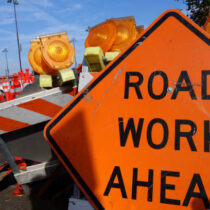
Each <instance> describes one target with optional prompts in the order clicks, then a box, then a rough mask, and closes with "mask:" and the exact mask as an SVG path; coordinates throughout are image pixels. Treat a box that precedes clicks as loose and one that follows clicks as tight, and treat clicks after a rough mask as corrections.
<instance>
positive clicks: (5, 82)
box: [1, 77, 10, 101]
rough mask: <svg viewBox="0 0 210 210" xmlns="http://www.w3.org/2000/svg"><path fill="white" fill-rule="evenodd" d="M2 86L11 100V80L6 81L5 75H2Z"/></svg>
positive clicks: (7, 98) (6, 96)
mask: <svg viewBox="0 0 210 210" xmlns="http://www.w3.org/2000/svg"><path fill="white" fill-rule="evenodd" d="M1 80H2V87H3V89H4V95H5V98H6V100H7V101H9V100H10V85H9V81H6V80H5V78H4V77H1Z"/></svg>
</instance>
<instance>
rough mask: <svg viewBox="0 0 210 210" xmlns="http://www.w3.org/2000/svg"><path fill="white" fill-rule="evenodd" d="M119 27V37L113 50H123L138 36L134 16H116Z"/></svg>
mask: <svg viewBox="0 0 210 210" xmlns="http://www.w3.org/2000/svg"><path fill="white" fill-rule="evenodd" d="M114 22H115V24H116V27H117V37H116V39H115V41H114V43H113V46H112V48H111V51H122V50H123V49H124V48H125V47H127V46H128V45H129V44H130V43H131V42H132V41H133V40H134V39H136V36H137V30H136V22H135V19H134V17H132V16H131V17H123V18H115V19H114Z"/></svg>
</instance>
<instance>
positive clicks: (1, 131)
mask: <svg viewBox="0 0 210 210" xmlns="http://www.w3.org/2000/svg"><path fill="white" fill-rule="evenodd" d="M7 132H8V131H3V130H0V135H1V134H3V133H7Z"/></svg>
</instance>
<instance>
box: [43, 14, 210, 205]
mask: <svg viewBox="0 0 210 210" xmlns="http://www.w3.org/2000/svg"><path fill="white" fill-rule="evenodd" d="M169 17H174V18H176V19H177V20H178V21H180V22H181V23H182V24H183V25H185V26H186V27H187V28H188V29H189V30H191V31H192V32H193V33H194V34H195V35H196V36H198V37H199V38H200V39H201V40H203V41H204V42H205V43H206V44H207V45H208V46H209V45H210V39H209V38H208V37H206V36H205V35H204V34H203V33H202V32H201V31H199V30H198V29H197V28H196V27H194V26H193V25H192V24H191V23H190V22H188V21H187V20H185V19H184V18H183V17H182V16H181V15H180V14H179V13H177V12H175V11H169V12H167V13H166V14H165V15H163V17H161V18H160V19H159V20H158V21H157V22H156V23H155V24H154V25H153V26H152V27H151V28H150V29H149V30H148V31H146V33H143V35H142V36H141V37H140V38H139V39H138V40H137V41H136V42H135V43H134V44H133V45H132V46H131V47H130V48H129V49H127V50H126V51H125V52H124V53H123V54H122V55H121V56H120V57H119V58H118V59H117V60H116V61H115V62H114V63H113V64H112V65H111V66H109V68H107V69H106V70H105V71H104V72H103V73H102V74H101V75H100V76H99V77H98V78H97V79H96V80H95V81H94V82H93V83H92V84H90V85H89V86H88V87H87V88H86V89H85V90H84V91H83V92H82V93H80V94H79V96H78V97H77V98H76V100H75V101H74V102H73V103H71V104H70V105H69V106H68V107H67V108H66V109H65V110H64V111H63V112H62V113H61V114H60V115H59V116H58V117H57V118H56V119H55V120H54V121H52V122H51V123H50V124H49V125H48V127H47V128H46V136H47V138H48V140H49V141H50V143H51V145H52V146H53V147H54V149H55V150H56V152H57V153H58V154H59V155H60V157H61V159H62V160H63V161H64V162H65V164H66V166H68V168H69V170H70V171H71V173H72V174H73V175H74V177H75V178H76V180H77V181H78V182H79V183H80V185H81V186H82V188H83V190H84V191H85V192H86V193H87V194H88V196H89V197H90V199H91V200H92V202H93V203H94V204H95V206H96V207H97V208H98V209H104V207H103V206H102V204H101V203H100V202H99V201H98V199H97V198H96V196H95V195H94V194H93V192H92V191H91V190H90V188H89V187H88V185H87V184H86V183H85V182H84V180H83V179H82V177H81V176H80V175H79V173H78V172H77V171H76V169H75V168H74V166H73V165H72V163H71V162H70V161H69V160H68V159H67V157H66V156H65V154H64V153H63V151H62V150H61V149H60V147H59V146H58V145H57V144H56V142H55V141H54V139H53V138H52V136H51V135H50V130H51V129H52V128H53V127H54V126H55V125H56V124H57V123H58V122H59V121H60V120H61V119H62V118H63V117H64V116H65V115H66V114H67V113H69V112H70V111H71V110H72V109H73V108H74V106H76V105H77V104H78V103H79V102H80V101H81V100H82V99H83V98H84V96H85V95H87V94H88V93H89V92H90V91H91V90H92V89H93V88H94V87H95V86H96V85H97V84H98V83H99V82H100V81H101V80H103V79H104V78H105V77H106V76H107V75H108V74H109V73H110V72H111V71H112V70H113V69H114V68H115V67H116V66H117V65H119V64H120V63H121V62H122V61H123V60H124V59H125V58H126V57H127V56H128V55H129V54H130V53H131V52H133V51H134V50H135V49H136V48H137V47H138V46H139V43H142V42H144V40H146V39H147V38H148V37H149V36H150V35H151V34H152V33H153V32H154V31H155V30H156V29H157V28H158V27H159V26H160V25H161V24H162V23H163V22H164V21H165V20H167V19H168V18H169Z"/></svg>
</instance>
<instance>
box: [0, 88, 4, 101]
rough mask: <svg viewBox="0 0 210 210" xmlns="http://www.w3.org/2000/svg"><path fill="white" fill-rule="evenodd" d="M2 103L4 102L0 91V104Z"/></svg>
mask: <svg viewBox="0 0 210 210" xmlns="http://www.w3.org/2000/svg"><path fill="white" fill-rule="evenodd" d="M3 102H5V99H4V96H3V93H2V92H1V90H0V103H3Z"/></svg>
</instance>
